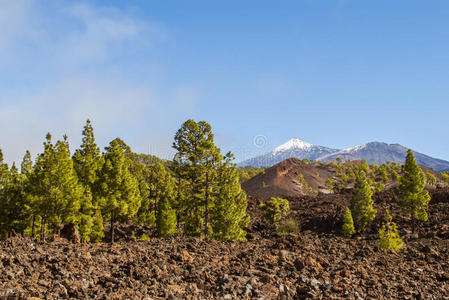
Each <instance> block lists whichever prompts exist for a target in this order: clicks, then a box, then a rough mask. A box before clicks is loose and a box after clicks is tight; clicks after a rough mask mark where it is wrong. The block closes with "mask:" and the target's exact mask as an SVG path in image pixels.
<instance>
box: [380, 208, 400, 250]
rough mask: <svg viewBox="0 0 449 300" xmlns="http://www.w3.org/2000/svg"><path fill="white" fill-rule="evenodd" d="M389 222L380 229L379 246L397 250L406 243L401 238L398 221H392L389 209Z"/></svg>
mask: <svg viewBox="0 0 449 300" xmlns="http://www.w3.org/2000/svg"><path fill="white" fill-rule="evenodd" d="M387 218H388V220H387V223H386V224H384V225H383V226H382V228H381V229H379V248H380V249H384V250H389V251H397V250H399V249H401V248H402V247H403V245H404V241H403V240H402V239H401V237H400V235H399V233H398V229H397V225H396V223H394V222H392V217H391V215H390V212H389V211H388V210H387Z"/></svg>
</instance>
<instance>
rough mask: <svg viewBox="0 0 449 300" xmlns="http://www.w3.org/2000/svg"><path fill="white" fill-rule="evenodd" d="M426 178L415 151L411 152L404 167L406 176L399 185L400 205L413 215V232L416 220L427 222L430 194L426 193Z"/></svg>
mask: <svg viewBox="0 0 449 300" xmlns="http://www.w3.org/2000/svg"><path fill="white" fill-rule="evenodd" d="M425 185H426V176H425V174H424V172H423V171H422V170H421V168H420V167H419V166H418V165H417V164H416V161H415V157H414V155H413V151H412V150H409V151H408V153H407V158H406V161H405V165H404V175H403V176H402V177H401V179H400V183H399V188H398V192H399V197H400V198H401V201H400V202H399V204H400V205H401V206H402V207H403V208H404V211H405V212H406V213H407V214H409V215H411V217H412V223H413V231H415V227H416V220H420V221H427V219H428V215H427V204H428V203H429V201H430V195H429V192H428V191H426V190H425V189H424V188H425Z"/></svg>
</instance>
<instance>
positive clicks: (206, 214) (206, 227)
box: [204, 171, 209, 237]
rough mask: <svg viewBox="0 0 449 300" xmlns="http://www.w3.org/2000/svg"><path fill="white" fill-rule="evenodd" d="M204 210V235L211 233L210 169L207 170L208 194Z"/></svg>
mask: <svg viewBox="0 0 449 300" xmlns="http://www.w3.org/2000/svg"><path fill="white" fill-rule="evenodd" d="M205 196H206V197H205V198H206V199H205V211H204V236H205V237H207V236H208V235H209V171H207V172H206V195H205Z"/></svg>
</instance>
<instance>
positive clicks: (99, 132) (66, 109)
mask: <svg viewBox="0 0 449 300" xmlns="http://www.w3.org/2000/svg"><path fill="white" fill-rule="evenodd" d="M448 16H449V2H448V1H433V0H432V1H414V0H403V1H391V0H389V1H382V0H376V1H355V0H353V1H350V0H340V1H338V0H335V1H330V0H328V1H326V0H324V1H313V0H307V1H268V0H267V1H263V0H257V1H256V0H254V1H252V0H251V1H250V0H248V1H195V0H192V1H170V0H166V1H141V0H127V1H119V0H108V1H106V0H104V1H64V0H58V1H56V0H54V1H50V0H43V1H37V0H23V1H15V0H0V70H1V71H0V128H1V132H2V134H1V135H0V148H1V149H2V150H3V152H4V155H5V157H6V159H7V160H8V161H9V162H11V161H13V160H16V161H20V160H21V158H22V156H23V154H24V152H25V150H26V149H30V150H31V151H32V154H33V155H36V154H37V153H39V152H40V151H42V142H43V140H44V136H45V133H46V132H48V131H50V132H51V133H52V134H53V136H54V137H55V138H60V137H61V136H62V135H63V134H64V133H67V134H68V135H69V139H70V142H71V145H72V148H75V147H77V146H78V145H79V144H80V141H81V130H82V127H83V125H84V123H85V120H86V119H87V118H91V119H92V122H93V124H94V126H95V132H96V136H97V140H98V143H99V144H100V146H101V147H104V146H106V145H107V143H108V142H109V141H110V140H112V139H113V138H115V137H117V136H120V137H122V138H123V139H124V140H125V141H126V142H127V143H128V144H130V145H131V146H132V148H133V149H134V151H136V152H143V153H151V154H156V155H159V156H162V157H164V158H170V157H171V155H172V150H171V149H170V146H171V143H172V140H173V136H174V134H175V132H176V130H177V129H178V128H179V126H180V125H181V123H182V122H183V121H185V120H186V119H188V118H194V119H195V120H206V121H208V122H209V123H211V125H212V126H213V129H214V132H215V134H216V141H217V144H218V145H219V146H220V147H221V148H222V150H223V151H228V150H231V151H232V152H233V153H234V154H235V155H236V157H237V160H238V161H240V160H243V159H246V158H249V157H251V156H254V155H256V154H259V153H261V152H265V151H268V150H271V149H272V148H274V147H276V146H278V145H279V144H282V143H283V142H285V141H287V140H288V139H290V138H292V137H300V138H302V139H304V140H306V141H308V142H310V143H314V144H320V145H325V146H330V147H335V148H346V147H350V146H353V145H356V144H361V143H365V142H369V141H384V142H388V143H400V144H402V145H404V146H407V147H411V148H413V149H415V150H417V151H419V152H423V153H425V154H428V155H431V156H434V157H438V158H443V159H446V160H449V133H448V129H449V126H448V123H447V120H448V118H447V116H448V112H449V101H448V98H449V96H448V95H449V35H448V28H449V18H448ZM259 135H262V136H264V141H266V143H264V145H263V146H262V147H256V146H255V145H254V138H255V137H256V136H259Z"/></svg>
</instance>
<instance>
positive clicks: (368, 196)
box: [351, 171, 377, 232]
mask: <svg viewBox="0 0 449 300" xmlns="http://www.w3.org/2000/svg"><path fill="white" fill-rule="evenodd" d="M372 196H373V191H372V190H371V188H370V186H369V184H368V182H367V179H366V173H365V172H364V171H358V172H357V173H356V179H355V187H354V196H353V198H352V199H351V213H352V217H353V220H354V224H355V228H356V229H357V232H362V231H364V230H365V228H366V226H367V225H368V224H369V223H370V222H372V221H373V220H374V218H375V217H376V213H377V210H375V209H374V208H373V203H374V201H373V199H372Z"/></svg>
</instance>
